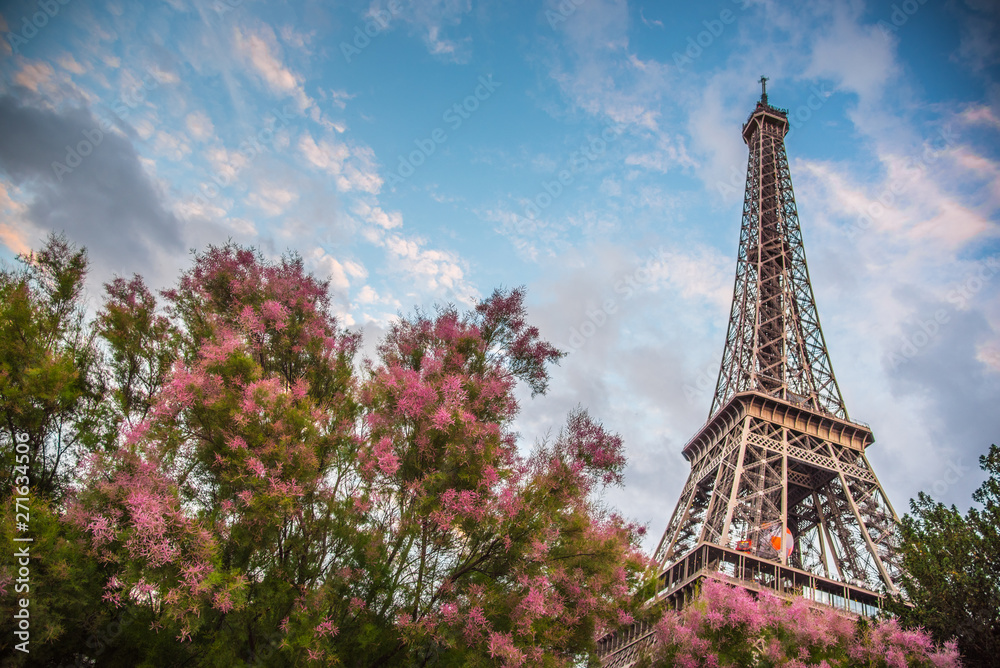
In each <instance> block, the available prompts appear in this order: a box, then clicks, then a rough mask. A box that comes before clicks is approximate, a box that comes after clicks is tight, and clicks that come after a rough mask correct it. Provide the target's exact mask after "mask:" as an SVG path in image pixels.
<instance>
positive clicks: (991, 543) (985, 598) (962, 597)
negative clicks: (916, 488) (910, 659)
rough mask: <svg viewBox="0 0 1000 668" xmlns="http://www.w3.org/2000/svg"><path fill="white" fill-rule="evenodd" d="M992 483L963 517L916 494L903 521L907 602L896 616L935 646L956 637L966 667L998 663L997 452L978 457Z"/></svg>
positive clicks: (992, 450)
mask: <svg viewBox="0 0 1000 668" xmlns="http://www.w3.org/2000/svg"><path fill="white" fill-rule="evenodd" d="M979 462H980V466H981V467H982V469H983V470H984V471H985V472H986V473H987V475H988V476H989V477H988V478H987V479H986V481H985V482H984V483H983V484H982V485H981V486H980V487H979V489H978V490H976V492H975V493H974V494H973V500H974V501H976V502H977V503H979V504H981V506H982V507H981V508H975V507H973V508H970V509H969V511H968V512H967V513H966V514H965V515H964V516H963V515H962V514H961V513H960V512H959V511H958V509H957V508H956V507H955V506H952V507H950V508H948V507H946V506H945V505H944V504H942V503H939V502H936V501H934V500H933V499H932V498H931V497H930V496H928V495H927V494H924V493H921V494H920V495H919V496H918V497H917V499H915V500H911V501H910V513H909V514H907V515H906V516H904V517H903V520H902V547H901V551H902V556H903V567H904V571H905V573H904V576H903V580H902V588H903V591H904V592H905V593H906V599H905V600H902V599H901V600H896V601H894V602H893V611H894V612H895V613H896V614H898V615H899V617H900V619H901V620H902V621H903V622H905V623H906V624H908V625H918V626H921V627H923V628H925V629H927V630H928V631H930V632H931V633H932V634H933V637H934V638H935V640H937V641H939V642H940V641H944V640H948V639H951V638H956V639H957V641H958V648H959V650H960V651H961V653H962V657H963V659H964V660H965V661H966V662H967V664H968V665H970V666H988V665H995V662H996V659H997V657H998V656H1000V535H998V530H1000V529H998V528H1000V448H998V447H997V446H996V445H992V446H990V450H989V452H988V453H987V454H985V455H983V456H981V457H980V458H979Z"/></svg>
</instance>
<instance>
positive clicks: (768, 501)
mask: <svg viewBox="0 0 1000 668" xmlns="http://www.w3.org/2000/svg"><path fill="white" fill-rule="evenodd" d="M765 81H766V80H765V79H764V78H763V77H762V80H761V83H762V84H763V83H764V82H765ZM787 131H788V120H787V117H786V112H784V111H782V110H780V109H776V108H774V107H771V106H770V105H769V104H768V103H767V93H766V89H764V90H763V91H762V94H761V100H760V102H758V103H757V107H756V109H755V110H754V111H753V113H752V114H751V115H750V118H749V119H748V120H747V122H746V124H745V125H744V126H743V139H744V141H745V142H746V144H747V146H748V147H749V150H750V157H749V161H748V163H747V181H746V195H745V197H744V203H743V222H742V226H741V229H740V247H739V255H738V258H737V264H736V283H735V287H734V290H733V304H732V309H731V312H730V318H729V329H728V332H727V335H726V346H725V350H724V352H723V356H722V365H721V368H720V371H719V378H718V383H717V385H716V391H715V396H714V398H713V400H712V407H711V411H710V412H709V421H708V422H707V423H706V424H705V425H704V426H703V427H702V428H701V430H700V431H699V432H698V433H697V434H696V435H695V437H694V438H692V439H691V441H689V442H688V444H687V445H686V446H685V447H684V457H685V458H686V459H687V460H688V461H690V462H691V474H690V476H689V477H688V480H687V482H686V484H685V485H684V487H683V489H682V491H681V495H680V499H679V500H678V502H677V506H676V507H675V508H674V512H673V514H672V515H671V517H670V521H669V522H668V523H667V529H666V531H665V532H664V534H663V538H662V539H661V541H660V544H659V546H658V547H657V549H656V553H655V560H656V562H657V563H658V565H659V574H660V575H659V576H660V589H659V592H658V594H657V596H656V598H655V599H654V600H653V601H651V602H650V603H653V602H665V603H667V604H668V605H672V606H675V607H683V605H685V604H686V603H687V602H689V601H690V600H691V599H692V597H693V596H694V593H695V591H696V588H697V583H698V582H699V581H700V580H701V579H704V578H715V579H723V580H726V581H730V582H734V583H737V584H740V585H741V586H743V587H746V588H748V589H751V590H764V589H767V590H770V591H774V592H776V593H778V594H779V595H792V594H794V595H799V596H806V598H808V599H809V600H811V601H814V602H816V603H818V604H821V605H833V606H834V607H838V608H842V609H844V610H845V611H847V612H849V613H854V614H871V612H872V611H875V610H877V609H878V608H879V607H880V606H881V603H882V598H883V596H884V595H885V594H888V593H892V594H896V593H898V586H897V583H898V582H899V580H900V560H899V555H898V550H897V540H898V537H897V536H898V534H897V525H898V522H899V518H898V517H897V515H896V512H895V511H894V510H893V508H892V505H891V504H890V503H889V499H888V497H887V496H886V494H885V491H884V490H883V489H882V486H881V484H880V483H879V481H878V478H877V477H876V476H875V472H874V471H873V470H872V467H871V465H870V464H869V462H868V459H867V457H866V456H865V450H866V448H867V447H868V446H870V445H871V444H872V443H873V442H874V436H873V435H872V433H871V430H870V429H869V428H868V427H867V426H866V425H862V424H858V423H855V422H851V421H850V419H849V417H848V414H847V410H846V408H845V407H844V400H843V398H842V396H841V394H840V388H839V387H838V386H837V381H836V378H835V377H834V374H833V367H832V366H831V365H830V359H829V355H828V353H827V349H826V342H825V341H824V339H823V332H822V330H821V328H820V324H819V315H818V314H817V311H816V303H815V299H814V298H813V292H812V286H811V285H810V282H809V271H808V268H807V267H806V258H805V249H804V248H803V245H802V233H801V231H800V229H799V220H798V213H797V211H796V208H795V196H794V194H793V192H792V179H791V175H790V173H789V169H788V158H787V156H786V155H785V146H784V137H785V134H786V133H787ZM653 642H654V635H653V634H652V630H651V629H650V628H646V627H642V628H640V627H638V626H633V627H631V628H628V629H622V630H619V631H616V632H613V633H610V634H608V635H606V636H605V637H604V638H601V639H600V640H599V643H598V644H599V648H600V652H601V655H602V657H603V658H602V665H604V666H608V667H613V668H627V667H628V666H631V665H633V664H634V663H635V662H636V661H637V660H638V659H639V658H640V657H641V655H642V654H643V653H644V652H646V651H647V648H648V647H649V646H650V645H651V643H653Z"/></svg>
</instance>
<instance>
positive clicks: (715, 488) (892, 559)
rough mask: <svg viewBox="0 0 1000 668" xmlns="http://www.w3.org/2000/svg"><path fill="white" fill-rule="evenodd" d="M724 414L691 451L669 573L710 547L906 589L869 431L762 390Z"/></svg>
mask: <svg viewBox="0 0 1000 668" xmlns="http://www.w3.org/2000/svg"><path fill="white" fill-rule="evenodd" d="M716 417H717V419H716V420H713V421H712V422H710V423H709V424H708V425H706V427H705V428H703V429H702V431H701V432H700V433H699V434H698V436H696V437H695V439H693V440H692V441H691V442H690V443H689V444H688V445H687V446H686V447H685V450H684V453H685V456H688V457H689V458H691V459H692V468H691V475H690V476H689V478H688V481H687V484H686V485H685V486H684V489H683V490H682V492H681V498H680V500H679V501H678V504H677V507H676V509H675V510H674V513H673V515H672V517H671V519H670V522H669V523H668V525H667V530H666V532H665V533H664V535H663V539H662V540H661V541H660V545H659V547H658V548H657V551H656V554H655V559H656V560H657V562H658V563H659V564H660V566H661V569H662V568H666V567H668V565H669V564H670V563H671V562H672V561H673V560H674V559H676V558H677V557H679V556H681V555H683V554H686V553H687V552H689V551H690V550H691V549H693V548H694V547H695V546H696V545H698V544H701V543H708V544H712V545H719V546H722V547H728V548H731V549H739V550H741V551H744V552H746V553H749V554H753V555H755V556H757V557H759V558H763V559H769V560H771V561H774V562H776V563H781V564H783V565H789V566H792V567H794V568H798V569H801V570H803V571H806V572H809V573H814V574H816V575H821V576H823V577H826V578H829V579H831V580H835V581H841V582H845V583H848V584H851V585H853V586H857V587H864V588H866V589H868V590H870V591H873V592H893V593H895V592H896V591H897V584H896V583H897V582H898V580H899V565H898V557H897V554H896V552H897V550H896V543H895V540H896V531H895V527H896V524H897V523H898V517H897V516H896V513H895V511H894V510H893V508H892V505H891V504H890V503H889V500H888V498H887V497H886V495H885V492H884V491H883V489H882V486H881V485H880V483H879V481H878V478H877V477H876V476H875V473H874V471H872V468H871V466H870V464H869V463H868V459H867V458H866V457H865V452H864V448H865V446H866V445H868V444H870V443H871V442H872V440H873V437H872V436H871V431H870V430H869V429H868V428H867V427H865V426H863V425H858V424H854V423H850V422H847V421H843V420H840V419H838V418H834V417H833V416H829V415H826V414H822V413H818V412H816V411H814V410H812V409H810V408H802V407H798V406H793V405H790V404H787V403H785V402H779V401H778V400H775V399H774V398H772V397H770V396H767V395H763V394H761V393H756V392H754V393H742V394H739V395H736V396H735V397H733V399H732V400H731V401H730V402H729V404H727V406H726V407H724V410H723V411H721V412H720V413H719V414H717V416H716ZM786 535H788V536H789V538H787V539H786V538H782V537H784V536H786ZM774 540H777V543H774V542H773V541H774Z"/></svg>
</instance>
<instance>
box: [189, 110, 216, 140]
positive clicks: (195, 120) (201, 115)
mask: <svg viewBox="0 0 1000 668" xmlns="http://www.w3.org/2000/svg"><path fill="white" fill-rule="evenodd" d="M184 123H185V125H187V129H188V132H190V133H191V136H192V137H194V138H195V139H197V140H198V141H205V140H206V139H208V138H209V137H211V136H212V134H213V133H214V132H215V126H214V125H212V119H210V118H209V117H208V114H206V113H205V112H204V111H193V112H191V113H190V114H188V115H187V118H185V119H184Z"/></svg>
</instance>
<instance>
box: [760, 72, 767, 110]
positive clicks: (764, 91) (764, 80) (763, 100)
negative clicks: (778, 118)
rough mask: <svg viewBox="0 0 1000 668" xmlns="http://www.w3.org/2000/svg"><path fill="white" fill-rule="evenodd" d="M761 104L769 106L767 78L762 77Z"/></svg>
mask: <svg viewBox="0 0 1000 668" xmlns="http://www.w3.org/2000/svg"><path fill="white" fill-rule="evenodd" d="M760 103H761V104H763V105H764V106H765V107H766V106H767V77H766V76H764V75H763V74H762V75H760Z"/></svg>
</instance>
